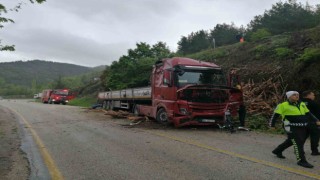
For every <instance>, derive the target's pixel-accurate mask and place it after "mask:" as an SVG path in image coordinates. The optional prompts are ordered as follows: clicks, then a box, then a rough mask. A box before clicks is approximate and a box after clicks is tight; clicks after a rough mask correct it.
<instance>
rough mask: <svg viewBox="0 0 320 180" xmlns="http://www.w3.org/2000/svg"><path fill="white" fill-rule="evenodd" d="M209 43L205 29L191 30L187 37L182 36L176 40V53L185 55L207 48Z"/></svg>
mask: <svg viewBox="0 0 320 180" xmlns="http://www.w3.org/2000/svg"><path fill="white" fill-rule="evenodd" d="M210 45H211V41H210V40H209V35H208V32H207V31H204V30H200V31H197V32H195V33H194V32H192V33H191V34H189V35H188V37H185V36H182V38H181V39H180V41H179V42H178V53H179V54H182V55H185V54H191V53H195V52H199V51H201V50H204V49H208V48H209V47H210Z"/></svg>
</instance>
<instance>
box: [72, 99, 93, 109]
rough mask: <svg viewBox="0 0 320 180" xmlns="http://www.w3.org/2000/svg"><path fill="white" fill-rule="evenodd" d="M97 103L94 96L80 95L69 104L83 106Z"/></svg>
mask: <svg viewBox="0 0 320 180" xmlns="http://www.w3.org/2000/svg"><path fill="white" fill-rule="evenodd" d="M96 103H97V99H96V98H94V97H80V98H75V99H72V100H71V101H70V102H69V103H68V105H71V106H81V107H91V106H92V105H94V104H96Z"/></svg>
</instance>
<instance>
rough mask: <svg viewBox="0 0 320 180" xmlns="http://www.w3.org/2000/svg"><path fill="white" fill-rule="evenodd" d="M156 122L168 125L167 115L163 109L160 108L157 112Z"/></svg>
mask: <svg viewBox="0 0 320 180" xmlns="http://www.w3.org/2000/svg"><path fill="white" fill-rule="evenodd" d="M156 120H157V122H159V123H160V124H163V125H169V124H170V122H169V119H168V114H167V112H166V110H165V109H164V108H160V109H159V110H158V112H157V117H156Z"/></svg>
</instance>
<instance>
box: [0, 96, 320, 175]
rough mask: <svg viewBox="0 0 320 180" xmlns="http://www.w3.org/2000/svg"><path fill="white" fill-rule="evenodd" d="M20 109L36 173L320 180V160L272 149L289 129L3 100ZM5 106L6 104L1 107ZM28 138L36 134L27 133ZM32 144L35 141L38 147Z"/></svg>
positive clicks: (307, 147) (17, 113) (16, 110)
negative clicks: (162, 121) (175, 122)
mask: <svg viewBox="0 0 320 180" xmlns="http://www.w3.org/2000/svg"><path fill="white" fill-rule="evenodd" d="M0 105H2V106H4V107H7V108H9V109H10V110H11V111H12V112H14V114H15V116H16V119H17V121H18V124H20V126H19V127H20V129H21V131H22V132H23V133H21V134H22V141H23V142H22V143H23V144H24V145H23V146H24V147H33V148H31V150H30V148H29V150H28V148H25V149H27V150H26V151H27V152H26V153H27V154H29V161H32V162H31V163H30V164H31V166H32V167H31V171H32V177H31V179H50V178H51V179H70V180H72V179H78V180H79V179H117V180H120V179H196V180H198V179H206V180H207V179H246V180H247V179H268V180H270V179H299V180H300V179H320V163H319V162H320V157H319V156H316V157H315V156H311V155H310V153H311V152H310V144H309V142H307V144H306V145H305V151H306V156H307V160H308V161H309V162H310V163H311V164H313V165H315V167H314V168H313V169H306V168H302V167H300V166H298V165H296V159H295V157H294V154H293V148H289V149H288V150H286V151H285V153H284V155H285V156H286V157H287V158H286V159H278V158H276V157H275V156H274V155H273V154H271V150H272V149H274V148H275V147H276V146H277V145H278V144H280V143H281V142H282V141H283V140H284V139H285V136H284V135H270V134H264V133H256V132H244V131H241V132H239V131H237V132H236V133H234V134H230V133H228V132H225V131H221V130H219V129H216V128H212V127H211V128H208V127H207V128H201V127H197V128H195V127H192V128H191V127H188V128H180V129H175V128H162V127H161V126H158V125H157V124H154V123H153V122H149V121H148V122H145V123H147V124H148V125H145V124H144V125H143V124H141V125H139V126H136V127H133V128H128V126H125V125H127V124H129V121H128V120H126V119H112V118H111V117H110V116H108V115H104V113H103V112H99V111H89V110H87V109H82V108H79V107H71V106H63V105H50V104H41V103H36V102H33V101H32V100H29V101H28V100H10V101H7V100H1V101H0ZM0 108H1V106H0ZM26 136H27V137H29V138H26ZM33 144H36V146H34V145H33Z"/></svg>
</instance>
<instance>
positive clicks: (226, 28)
mask: <svg viewBox="0 0 320 180" xmlns="http://www.w3.org/2000/svg"><path fill="white" fill-rule="evenodd" d="M243 33H244V28H237V27H236V26H235V25H234V23H231V24H230V25H229V24H225V23H223V24H217V25H216V26H215V27H214V29H213V30H211V31H210V37H209V39H210V41H211V42H212V41H213V39H215V43H216V46H223V45H228V44H234V43H236V42H239V41H238V40H237V38H236V36H237V35H240V36H242V34H243Z"/></svg>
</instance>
